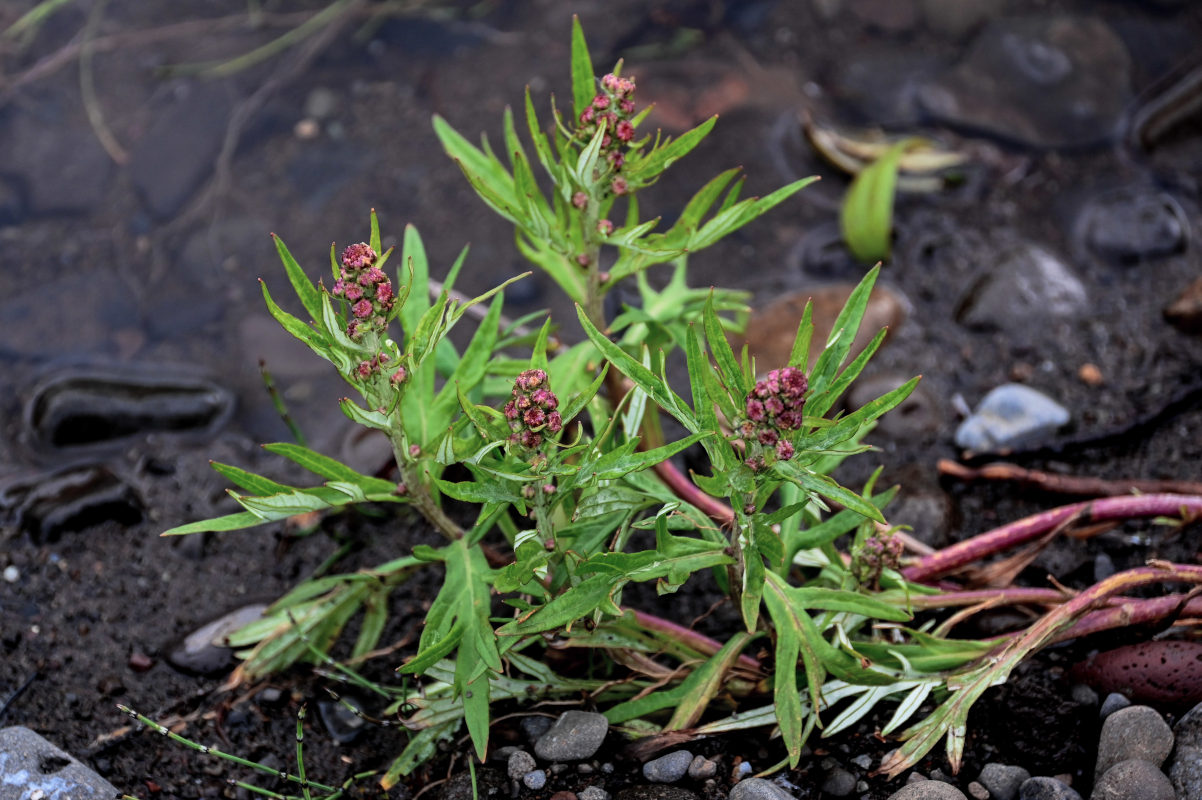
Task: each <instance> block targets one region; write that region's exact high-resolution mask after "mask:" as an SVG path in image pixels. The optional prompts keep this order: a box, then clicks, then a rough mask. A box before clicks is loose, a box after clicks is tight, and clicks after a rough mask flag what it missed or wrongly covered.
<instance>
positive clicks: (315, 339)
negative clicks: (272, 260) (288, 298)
mask: <svg viewBox="0 0 1202 800" xmlns="http://www.w3.org/2000/svg"><path fill="white" fill-rule="evenodd" d="M259 287H260V288H261V289H262V290H263V300H264V301H265V302H266V303H267V310H268V312H270V314H271V316H273V317H275V320H276V322H278V323H280V325H281V326H283V328H284V330H286V331H288V333H291V334H292V335H293V336H295V337H296V338H297V339H300V340H301V341H302V342H304V343H305V344H306V345H308V346H309V349H310V350H312V351H313V352H314V353H317V355H319V356H321V357H322V358H324V359H326V360H327V361H333V358H331V355H330V345H329V342H328V340H327V339H326V336H325V335H324V334H323V333H321V332H320V331H317V330H314V329H313V328H312V327H311V326H309V325H306V324H305V323H303V322H301V321H300V320H299V319H297V318H296V317H294V316H292V315H291V314H289V313H288V312H287V311H285V310H284V309H282V308H280V307H279V306H278V305H276V302H275V300H272V299H271V293H270V292H268V291H267V284H266V283H264V282H263V281H259ZM318 306H319V311H318V316H316V317H314V319H321V315H320V302H319V303H318Z"/></svg>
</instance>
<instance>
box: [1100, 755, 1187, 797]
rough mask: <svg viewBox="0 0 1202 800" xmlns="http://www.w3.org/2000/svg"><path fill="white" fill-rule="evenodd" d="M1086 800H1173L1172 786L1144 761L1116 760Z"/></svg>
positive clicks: (1154, 767) (1162, 774)
mask: <svg viewBox="0 0 1202 800" xmlns="http://www.w3.org/2000/svg"><path fill="white" fill-rule="evenodd" d="M1090 800H1174V793H1173V784H1172V782H1171V781H1170V780H1169V779H1168V776H1166V775H1165V774H1164V773H1163V772H1161V771H1160V769H1159V767H1157V766H1156V765H1155V764H1152V763H1150V762H1148V761H1140V760H1139V759H1131V760H1130V761H1120V762H1119V763H1117V764H1115V765H1114V766H1113V767H1111V768H1110V769H1108V770H1106V774H1105V775H1103V776H1102V779H1101V780H1099V781H1098V782H1097V784H1095V785H1094V788H1093V794H1091V795H1090Z"/></svg>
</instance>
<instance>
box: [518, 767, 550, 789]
mask: <svg viewBox="0 0 1202 800" xmlns="http://www.w3.org/2000/svg"><path fill="white" fill-rule="evenodd" d="M522 783H524V784H526V788H527V789H534V790H535V791H538V790H539V789H541V788H543V787H544V786H546V785H547V773H546V772H545V771H544V770H541V769H534V770H531V771H530V772H527V773H526V774H525V775H523V776H522Z"/></svg>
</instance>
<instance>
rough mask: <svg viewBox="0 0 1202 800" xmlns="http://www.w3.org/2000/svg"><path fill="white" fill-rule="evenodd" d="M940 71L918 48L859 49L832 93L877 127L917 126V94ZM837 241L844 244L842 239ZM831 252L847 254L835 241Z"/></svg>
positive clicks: (919, 116) (841, 71) (838, 70)
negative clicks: (835, 244)
mask: <svg viewBox="0 0 1202 800" xmlns="http://www.w3.org/2000/svg"><path fill="white" fill-rule="evenodd" d="M939 67H940V63H939V61H938V60H937V59H936V58H934V57H933V56H932V55H931V54H930V53H926V52H920V51H918V50H917V49H915V48H903V49H897V48H893V47H890V48H887V49H885V48H859V47H857V48H856V52H855V53H850V54H849V57H848V58H847V60H846V61H844V62H843V63H841V64H840V65H839V66H838V67H836V71H835V74H834V75H833V76H832V84H833V85H832V86H831V92H832V94H833V95H835V96H836V97H837V98H838V99H839V100H840V101H842V102H843V103H844V104H845V105H848V106H850V107H851V109H852V110H854V111H855V112H856V113H857V114H858V116H860V117H862V118H863V119H864V120H865V121H868V122H871V123H872V124H874V125H884V126H888V127H894V126H906V125H917V124H919V123H920V121H921V119H922V117H923V111H922V108H921V107H920V106H919V103H918V91H919V89H920V88H921V87H922V86H924V85H925V84H926V83H927V82H928V81H929V80H931V79H932V78H933V77H934V76H935V75H937V74H938V71H939ZM806 238H807V239H809V238H810V237H809V236H807V237H806ZM835 241H839V243H840V244H842V241H841V239H836V240H835ZM831 248H832V252H833V253H838V254H840V255H842V253H845V252H846V247H845V246H844V247H843V248H842V250H839V249H836V248H835V246H834V241H832V243H831ZM844 258H846V261H848V262H850V263H855V260H854V259H852V258H850V257H849V256H847V257H840V258H839V261H840V263H842V262H843V260H844ZM861 269H862V267H861ZM807 272H810V271H809V270H807ZM810 274H813V273H812V272H810ZM840 277H843V276H840Z"/></svg>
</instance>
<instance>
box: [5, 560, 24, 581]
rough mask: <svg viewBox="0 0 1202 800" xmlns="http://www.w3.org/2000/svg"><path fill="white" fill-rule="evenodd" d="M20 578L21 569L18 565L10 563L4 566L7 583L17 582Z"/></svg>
mask: <svg viewBox="0 0 1202 800" xmlns="http://www.w3.org/2000/svg"><path fill="white" fill-rule="evenodd" d="M19 580H21V570H19V569H17V567H16V566H14V565H12V564H9V565H8V566H7V567H5V568H4V582H5V583H16V582H17V581H19Z"/></svg>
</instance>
